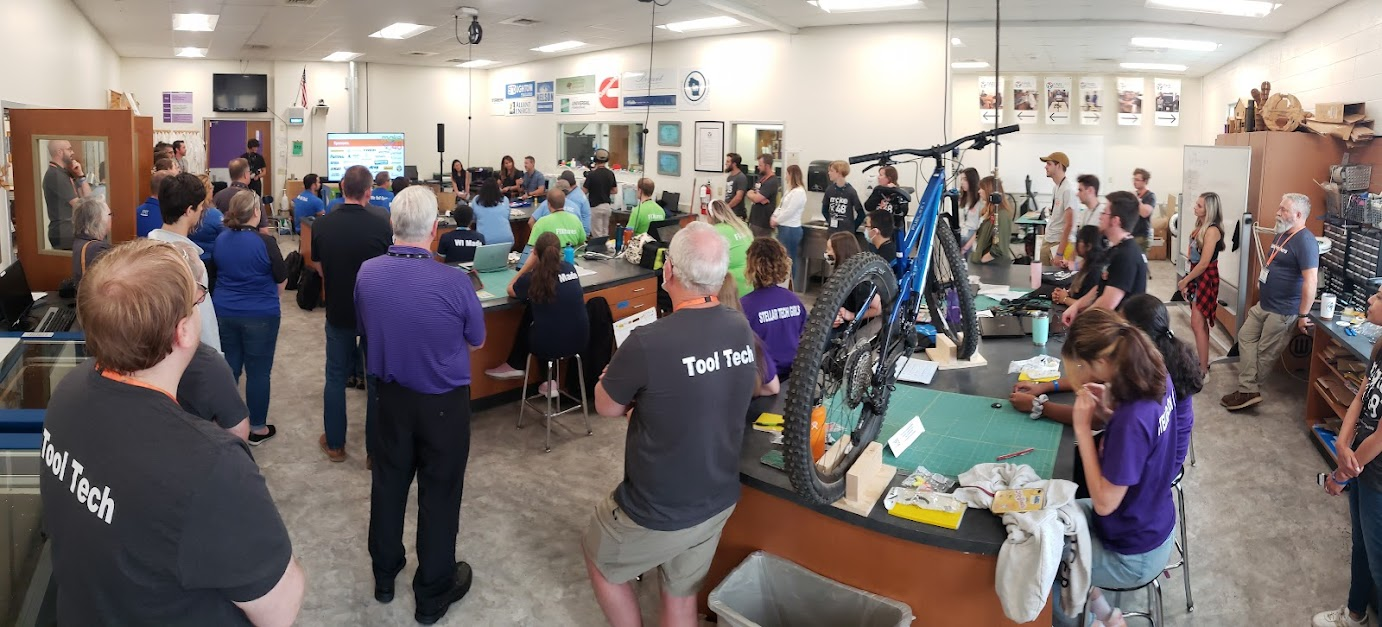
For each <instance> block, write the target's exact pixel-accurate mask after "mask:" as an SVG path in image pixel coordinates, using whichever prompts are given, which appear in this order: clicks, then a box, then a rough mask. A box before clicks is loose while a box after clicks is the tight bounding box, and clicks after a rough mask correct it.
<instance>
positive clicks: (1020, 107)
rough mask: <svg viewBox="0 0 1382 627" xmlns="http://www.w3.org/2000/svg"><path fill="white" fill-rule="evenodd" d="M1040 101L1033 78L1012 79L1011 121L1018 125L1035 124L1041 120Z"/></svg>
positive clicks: (1019, 77) (1020, 77)
mask: <svg viewBox="0 0 1382 627" xmlns="http://www.w3.org/2000/svg"><path fill="white" fill-rule="evenodd" d="M1040 116H1041V100H1040V96H1038V95H1037V80H1036V77H1034V76H1014V77H1013V109H1012V119H1014V120H1016V121H1017V122H1018V123H1019V124H1035V123H1036V121H1037V120H1039V119H1041V118H1040Z"/></svg>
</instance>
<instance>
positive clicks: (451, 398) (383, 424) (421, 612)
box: [355, 186, 485, 625]
mask: <svg viewBox="0 0 1382 627" xmlns="http://www.w3.org/2000/svg"><path fill="white" fill-rule="evenodd" d="M390 221H391V223H392V226H393V234H394V243H393V245H392V246H389V249H388V252H387V253H385V254H384V255H381V256H378V257H375V258H373V259H370V260H368V261H365V262H364V263H363V264H361V265H360V272H359V275H358V278H357V279H356V282H355V310H356V315H357V318H358V325H359V329H360V331H361V333H362V334H363V335H364V336H365V339H366V342H367V343H368V345H369V347H370V350H368V351H366V352H365V359H366V365H367V368H368V370H369V376H370V379H371V380H372V381H377V384H376V387H377V389H378V395H379V423H378V426H377V430H376V433H377V436H376V443H375V453H374V458H375V462H374V467H373V487H372V488H371V490H370V522H369V553H370V560H371V562H372V563H373V568H374V598H375V600H377V601H379V602H380V603H388V602H390V601H392V600H393V597H394V578H395V577H397V576H398V573H399V572H401V571H402V570H403V565H404V563H405V561H406V558H405V551H404V548H403V518H404V512H405V510H406V509H407V505H408V486H409V485H410V484H411V483H412V481H413V477H414V475H416V476H417V480H418V522H417V559H418V566H417V572H416V574H415V575H414V576H413V598H414V599H415V601H416V604H417V605H416V610H415V611H414V613H413V618H414V619H416V620H417V621H418V622H419V623H422V624H424V625H430V624H432V623H435V622H437V621H438V620H441V618H442V617H443V616H445V615H446V611H447V609H448V608H450V607H451V605H452V604H453V603H455V602H457V601H460V600H461V598H462V597H464V596H465V595H466V592H468V591H469V590H470V583H471V579H472V571H471V568H470V565H469V564H467V563H465V562H463V561H457V560H456V533H457V530H458V527H459V522H460V514H461V511H460V510H461V491H462V487H463V485H464V481H465V470H466V462H467V458H468V457H469V454H470V353H471V352H472V351H475V350H478V349H479V348H480V347H481V346H483V345H484V343H485V318H484V312H483V311H482V310H481V308H480V299H479V298H478V297H477V296H476V295H475V290H474V289H473V288H472V287H471V286H470V280H469V279H468V278H466V276H465V274H464V273H461V272H456V271H455V269H454V268H449V267H447V266H445V265H443V264H440V263H437V262H435V261H433V260H432V252H431V250H430V248H431V245H432V238H433V237H434V236H436V233H437V196H436V194H434V193H432V191H431V190H430V189H428V188H427V187H423V186H413V187H409V188H407V189H405V190H403V191H402V192H400V193H399V194H398V196H396V197H395V198H394V199H393V203H392V206H391V214H390ZM422 311H425V312H428V313H427V315H426V316H421V317H419V316H418V315H417V314H418V312H422Z"/></svg>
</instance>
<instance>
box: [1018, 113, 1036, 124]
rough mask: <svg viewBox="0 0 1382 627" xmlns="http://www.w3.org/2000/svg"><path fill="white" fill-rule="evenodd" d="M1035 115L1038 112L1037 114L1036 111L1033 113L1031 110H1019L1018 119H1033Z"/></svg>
mask: <svg viewBox="0 0 1382 627" xmlns="http://www.w3.org/2000/svg"><path fill="white" fill-rule="evenodd" d="M1033 117H1036V114H1035V113H1032V112H1031V111H1018V112H1017V119H1018V121H1019V122H1021V121H1025V120H1030V119H1032V118H1033Z"/></svg>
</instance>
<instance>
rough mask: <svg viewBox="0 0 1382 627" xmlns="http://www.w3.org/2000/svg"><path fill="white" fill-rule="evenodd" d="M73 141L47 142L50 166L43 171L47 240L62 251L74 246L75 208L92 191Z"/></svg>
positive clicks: (55, 140) (56, 140)
mask: <svg viewBox="0 0 1382 627" xmlns="http://www.w3.org/2000/svg"><path fill="white" fill-rule="evenodd" d="M75 156H76V153H75V152H74V151H73V150H72V142H69V141H67V140H65V139H54V140H50V141H49V142H48V169H47V171H45V172H44V173H43V204H44V206H45V207H46V208H47V210H48V243H49V245H51V246H52V247H53V248H56V249H59V250H71V249H72V209H73V207H76V206H77V201H78V200H79V199H80V198H81V197H83V196H86V195H88V194H90V193H91V185H90V184H89V183H87V182H86V174H85V173H84V172H83V171H82V164H81V163H79V162H78V161H77V160H76V158H75Z"/></svg>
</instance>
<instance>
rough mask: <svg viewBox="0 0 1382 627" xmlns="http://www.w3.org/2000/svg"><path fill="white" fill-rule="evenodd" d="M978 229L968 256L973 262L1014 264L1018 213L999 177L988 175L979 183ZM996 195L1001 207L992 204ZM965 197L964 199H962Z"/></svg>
mask: <svg viewBox="0 0 1382 627" xmlns="http://www.w3.org/2000/svg"><path fill="white" fill-rule="evenodd" d="M978 189H979V192H978V194H977V195H978V196H979V198H980V200H979V207H980V211H979V226H978V230H976V231H975V233H974V239H973V246H972V249H971V252H970V255H969V262H970V263H990V262H994V261H996V262H998V263H1012V260H1013V251H1012V237H1013V220H1014V219H1015V218H1016V214H1017V211H1016V210H1015V209H1013V205H1012V202H1011V201H1010V200H1009V199H1008V194H1007V193H1005V192H1004V191H1003V181H1002V179H999V178H998V177H996V176H986V177H984V178H983V180H981V181H979V187H978ZM994 194H998V195H999V197H1001V198H1002V200H1001V201H1000V202H999V203H998V204H996V205H995V204H993V203H991V202H989V200H990V199H992V198H993V195H994ZM961 198H963V196H961Z"/></svg>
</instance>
